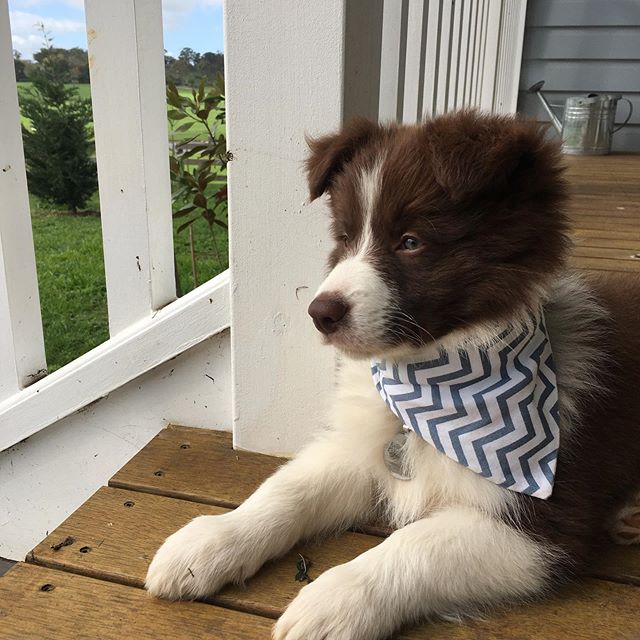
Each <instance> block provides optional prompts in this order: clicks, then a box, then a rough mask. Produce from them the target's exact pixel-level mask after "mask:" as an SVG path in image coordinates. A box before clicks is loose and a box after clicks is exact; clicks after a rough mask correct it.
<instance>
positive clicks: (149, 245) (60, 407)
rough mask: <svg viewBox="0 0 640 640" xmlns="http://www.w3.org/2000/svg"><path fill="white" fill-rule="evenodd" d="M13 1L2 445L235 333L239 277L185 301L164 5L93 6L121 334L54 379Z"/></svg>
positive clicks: (3, 9)
mask: <svg viewBox="0 0 640 640" xmlns="http://www.w3.org/2000/svg"><path fill="white" fill-rule="evenodd" d="M7 5H8V3H7V1H6V0H0V45H1V50H0V87H1V88H2V91H0V123H1V124H0V169H1V171H0V354H2V355H1V358H2V359H1V360H0V450H2V449H6V448H7V447H9V446H11V445H13V444H15V443H16V442H19V441H20V440H22V439H24V438H26V437H28V436H30V435H32V434H34V433H35V432H37V431H38V430H40V429H43V428H44V427H46V426H48V425H50V424H53V423H54V422H56V421H58V420H60V419H61V418H63V417H65V416H67V415H69V414H71V413H73V412H74V411H77V410H78V409H80V408H82V407H84V406H86V405H87V404H89V403H91V402H93V401H95V400H97V399H99V398H101V397H104V396H105V395H107V394H108V393H110V392H111V391H113V390H114V389H117V388H119V387H121V386H122V385H124V384H125V383H126V382H128V381H129V380H132V379H133V378H135V377H137V376H139V375H141V374H143V373H145V372H147V371H149V370H151V369H152V368H154V367H156V366H157V365H159V364H161V363H162V362H164V361H166V360H168V359H170V358H172V357H174V356H176V355H178V354H180V353H182V352H183V351H185V350H186V349H188V348H189V347H192V346H194V345H195V344H197V343H199V342H201V341H203V340H205V339H206V338H208V337H210V336H212V335H214V334H215V333H218V332H220V331H222V330H224V329H226V328H227V327H228V326H229V319H230V314H229V300H228V298H229V284H228V282H229V277H228V273H224V274H221V275H220V276H218V277H217V278H214V279H213V280H211V281H210V282H208V283H206V284H205V285H203V286H202V287H200V288H199V289H198V290H196V291H194V292H192V293H191V294H188V295H186V296H184V297H183V298H181V299H180V300H178V301H174V300H175V297H176V295H175V279H174V266H173V228H172V220H171V187H170V180H169V162H168V152H167V112H166V105H165V78H164V49H163V43H162V13H161V3H160V0H109V2H103V1H101V0H87V2H86V16H87V35H88V42H89V66H90V73H91V93H92V102H93V114H94V127H95V138H96V161H97V165H98V177H99V191H100V205H101V214H102V215H101V220H102V239H103V246H104V259H105V271H106V284H107V300H108V311H109V329H110V336H111V337H110V339H109V340H107V342H105V343H104V344H102V345H100V346H99V347H97V348H96V349H93V350H92V351H90V352H89V353H87V354H85V355H84V356H82V357H80V358H78V359H76V360H75V361H73V362H71V363H70V364H68V365H66V366H65V367H63V368H61V369H60V370H58V371H56V372H55V373H54V374H52V375H49V376H46V361H45V353H44V344H43V338H42V321H41V312H40V303H39V297H38V285H37V277H36V268H35V258H34V248H33V238H32V233H31V221H30V213H29V200H28V194H27V183H26V174H25V164H24V155H23V149H22V138H21V131H20V115H19V109H18V100H17V88H16V81H15V74H14V66H13V55H12V47H11V35H10V26H9V12H8V6H7Z"/></svg>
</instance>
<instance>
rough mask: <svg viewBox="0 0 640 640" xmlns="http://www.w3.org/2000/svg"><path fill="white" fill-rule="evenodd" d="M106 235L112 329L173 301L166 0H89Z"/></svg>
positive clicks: (121, 327) (101, 194) (97, 156)
mask: <svg viewBox="0 0 640 640" xmlns="http://www.w3.org/2000/svg"><path fill="white" fill-rule="evenodd" d="M85 4H86V17H87V39H88V43H89V69H90V74H91V97H92V102H93V118H94V126H95V138H96V160H97V164H98V182H99V188H100V211H101V215H102V238H103V244H104V259H105V271H106V281H107V299H108V306H109V329H110V332H111V335H114V334H116V333H118V332H119V331H121V330H122V329H125V328H127V327H128V326H130V325H131V324H132V323H134V322H136V321H137V320H141V319H143V318H146V317H148V316H149V315H150V314H151V313H152V312H153V311H154V310H157V309H159V308H161V307H163V306H165V305H166V304H168V303H169V302H171V301H172V300H174V299H175V275H174V268H173V228H172V221H171V184H170V179H169V157H168V142H167V140H168V133H167V108H166V101H165V77H164V49H163V41H162V8H161V3H160V1H159V0H109V2H104V0H86V3H85Z"/></svg>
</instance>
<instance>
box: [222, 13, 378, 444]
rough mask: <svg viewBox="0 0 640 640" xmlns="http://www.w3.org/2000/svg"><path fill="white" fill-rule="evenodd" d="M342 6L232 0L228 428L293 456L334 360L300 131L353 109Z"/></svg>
mask: <svg viewBox="0 0 640 640" xmlns="http://www.w3.org/2000/svg"><path fill="white" fill-rule="evenodd" d="M345 4H346V2H345V0H323V1H322V2H315V1H311V0H305V1H300V0H281V1H279V2H256V1H255V0H233V1H230V2H227V3H226V8H225V37H226V41H225V70H226V91H227V117H228V119H227V129H228V144H229V150H230V152H231V153H232V155H233V160H232V161H231V162H230V163H229V166H228V172H229V205H230V216H231V246H230V249H231V256H230V258H231V275H232V280H231V310H232V321H231V327H232V330H231V335H232V352H233V357H232V369H233V385H234V398H233V402H234V425H233V432H234V443H235V445H236V446H237V447H240V448H243V449H251V450H255V451H263V452H271V453H292V452H294V451H295V450H297V449H298V448H299V447H300V446H301V445H302V444H303V443H304V442H306V441H307V440H308V438H309V437H310V434H311V433H312V432H313V431H314V430H315V429H317V428H318V427H320V426H322V425H323V424H325V421H326V415H327V409H328V404H329V402H330V397H331V389H332V386H333V365H334V354H333V352H332V349H330V348H328V347H322V346H321V344H320V339H319V335H318V334H317V332H316V330H315V328H314V327H313V324H312V322H311V320H310V319H309V317H308V315H307V307H308V305H309V303H310V302H311V300H312V299H313V295H314V292H315V290H316V288H317V287H318V285H319V284H320V282H321V281H322V279H323V274H324V270H325V269H324V265H325V260H326V257H327V254H328V253H329V250H330V241H329V237H328V223H329V220H328V215H327V207H326V203H325V202H324V201H322V200H321V201H316V202H314V203H311V204H309V202H308V190H307V184H306V180H305V177H304V174H303V161H304V159H305V157H306V156H307V146H306V144H305V140H304V136H305V134H310V135H319V134H323V133H328V132H330V131H335V130H337V129H338V128H339V127H340V126H341V123H342V119H343V117H348V116H349V115H350V114H351V113H352V111H353V110H352V108H351V106H350V105H349V104H348V103H347V102H345V100H344V94H345V89H344V87H345V82H347V81H348V79H347V78H346V77H345V72H344V70H345V67H346V66H347V65H346V64H345V42H344V32H345V19H346V13H345ZM379 13H380V15H381V14H382V12H381V11H380V12H379ZM367 22H369V20H367ZM371 33H372V37H375V38H379V37H380V33H381V31H379V30H378V29H377V28H376V29H374V30H371ZM362 35H363V37H365V34H362ZM352 37H355V36H352ZM363 46H364V45H363ZM372 64H376V62H375V61H372ZM378 72H379V70H378ZM372 91H374V92H377V91H378V87H377V85H376V86H375V87H373V88H372ZM375 97H377V94H376V93H372V100H371V101H369V102H370V103H375V102H377V100H375V99H374V98H375ZM360 102H361V103H362V101H360ZM369 115H375V114H369Z"/></svg>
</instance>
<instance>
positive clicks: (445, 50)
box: [436, 0, 455, 113]
mask: <svg viewBox="0 0 640 640" xmlns="http://www.w3.org/2000/svg"><path fill="white" fill-rule="evenodd" d="M440 11H441V14H440V47H439V49H440V55H439V56H438V85H437V94H436V113H445V111H446V110H447V91H448V88H449V77H450V75H454V74H455V69H454V68H452V66H451V42H452V39H453V0H441V8H440Z"/></svg>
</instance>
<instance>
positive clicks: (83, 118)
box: [20, 35, 97, 213]
mask: <svg viewBox="0 0 640 640" xmlns="http://www.w3.org/2000/svg"><path fill="white" fill-rule="evenodd" d="M45 43H46V45H47V46H48V48H49V49H50V50H51V51H54V53H52V54H50V55H48V56H46V57H45V58H44V59H43V61H42V62H40V63H39V64H38V65H37V69H35V70H34V71H33V73H32V76H31V80H32V82H33V85H32V87H31V89H30V90H29V91H27V92H23V93H22V95H21V98H20V103H21V104H20V106H21V109H22V114H23V115H24V116H25V117H26V118H28V119H29V120H30V121H31V128H30V129H27V128H26V127H23V129H22V136H23V142H24V152H25V160H26V164H27V176H28V181H29V191H30V192H31V193H32V194H35V195H37V196H39V197H40V198H42V199H43V200H45V201H47V202H50V203H51V204H53V205H56V206H59V207H68V208H69V209H71V210H72V211H73V212H74V213H75V212H77V210H78V209H79V208H82V207H84V205H85V204H86V203H87V200H88V199H89V198H90V197H91V195H92V194H93V193H94V192H95V190H96V188H97V174H96V164H95V161H94V160H93V158H92V155H93V141H92V137H91V123H92V115H91V101H90V100H88V99H84V98H81V97H79V95H78V93H77V90H76V89H75V88H73V89H72V88H68V87H66V86H65V84H64V81H63V79H64V69H65V68H66V67H65V64H66V62H65V60H64V59H63V58H61V57H58V56H57V55H55V50H53V48H52V46H51V40H50V39H48V38H46V35H45Z"/></svg>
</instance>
